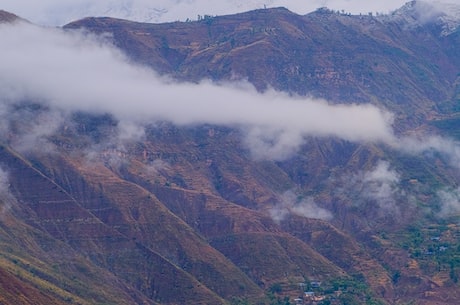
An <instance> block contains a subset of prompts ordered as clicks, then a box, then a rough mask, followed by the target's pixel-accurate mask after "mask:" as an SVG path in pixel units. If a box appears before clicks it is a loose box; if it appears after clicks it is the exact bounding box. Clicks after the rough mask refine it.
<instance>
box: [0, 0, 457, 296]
mask: <svg viewBox="0 0 460 305" xmlns="http://www.w3.org/2000/svg"><path fill="white" fill-rule="evenodd" d="M411 9H415V8H414V5H412V6H410V5H408V6H406V7H404V8H403V9H402V10H401V11H399V12H397V13H395V14H393V15H391V16H350V15H347V14H340V13H336V12H331V11H329V10H327V9H320V10H318V11H316V12H313V13H311V14H308V15H306V16H298V15H295V14H293V13H291V12H289V11H287V10H285V9H268V10H258V11H253V12H248V13H244V14H238V15H233V16H222V17H211V16H205V17H204V18H203V20H200V21H197V22H186V23H170V24H142V23H134V22H129V21H124V20H116V19H109V18H87V19H83V20H80V21H77V22H74V23H72V24H69V25H67V26H65V29H66V31H67V32H68V33H70V34H71V33H73V31H75V30H76V29H81V28H86V31H89V32H94V33H98V34H102V33H106V34H107V33H109V34H110V37H111V38H110V39H111V40H112V42H113V43H114V44H115V45H116V46H117V47H119V48H121V49H122V50H123V51H124V52H125V53H126V54H127V55H128V56H129V57H130V59H131V60H133V61H136V62H137V63H141V64H143V65H148V66H150V67H151V68H153V69H155V70H156V71H158V72H159V73H161V74H163V75H167V76H168V77H171V78H172V79H174V81H181V82H185V81H187V82H196V83H199V82H201V81H203V80H205V79H211V80H213V81H215V82H227V81H235V80H237V81H242V80H247V81H248V82H249V83H251V84H253V85H254V86H255V87H256V89H257V90H258V91H261V92H263V91H267V90H270V88H275V89H276V90H282V91H287V92H288V93H289V94H291V95H299V96H303V95H308V96H314V97H316V98H325V99H327V100H328V101H330V103H331V104H339V103H341V104H350V103H357V104H366V103H370V104H373V105H375V106H378V107H382V108H385V109H387V110H390V111H391V112H392V113H394V115H395V123H394V127H395V133H397V134H398V135H401V137H403V136H404V137H410V136H412V135H418V136H420V135H426V134H430V135H431V134H433V135H450V136H452V137H454V138H455V137H456V136H457V133H456V131H455V128H452V127H453V126H456V125H455V124H457V123H458V119H457V113H456V110H457V109H458V108H457V107H458V105H457V104H458V90H459V88H458V83H459V80H458V75H459V72H460V61H459V57H458V55H457V49H458V47H459V40H458V31H455V30H453V31H451V32H449V33H448V34H446V33H445V32H444V31H443V29H444V28H443V26H442V24H439V23H437V22H438V20H439V19H436V22H431V21H430V20H428V21H424V22H423V23H413V22H409V21H410V20H411V19H410V18H409V19H408V16H414V14H413V12H414V11H413V10H411ZM401 16H403V17H404V18H401ZM406 17H407V18H406ZM411 18H412V17H411ZM414 24H415V25H414ZM105 37H107V36H105ZM184 98H186V97H184ZM5 105H6V106H5V107H7V108H8V109H9V112H8V118H9V119H8V124H9V125H8V129H7V130H8V133H3V134H4V139H3V140H2V146H1V150H0V164H1V168H0V169H1V171H0V174H1V175H0V176H2V177H3V178H2V179H3V180H0V191H1V195H2V201H1V202H2V206H1V215H0V236H1V239H0V242H1V243H2V247H1V250H0V291H2V293H1V295H2V296H4V297H3V299H0V301H1V302H4V303H5V304H18V303H21V304H28V303H31V302H32V300H35V303H34V304H66V303H75V304H105V303H110V304H211V303H212V304H216V303H217V304H228V303H235V304H238V303H244V302H248V303H250V304H252V303H254V304H277V302H281V301H282V300H283V298H285V297H286V298H290V300H291V302H292V300H293V299H294V298H296V297H299V294H300V295H302V296H303V292H302V291H300V290H299V289H302V290H305V291H314V292H315V293H316V294H317V295H318V296H319V297H321V298H323V299H322V301H324V302H326V301H330V302H332V303H333V304H350V303H353V304H361V303H363V304H366V303H367V304H376V303H378V302H380V303H382V304H403V303H404V302H411V301H412V302H417V303H418V304H449V303H452V302H453V301H454V300H456V299H457V295H458V294H459V293H460V287H459V286H458V284H457V282H458V272H459V270H458V268H459V266H458V261H457V260H456V257H457V251H458V249H459V244H458V240H457V239H456V237H457V236H458V234H459V232H460V231H459V229H458V227H457V220H458V219H457V216H458V215H457V214H458V211H459V210H458V209H457V208H456V205H455V199H456V198H457V197H456V191H455V189H456V186H457V185H458V181H459V175H458V169H457V167H455V166H453V164H454V163H455V160H457V159H455V151H456V149H457V146H456V142H455V141H454V140H445V139H444V138H439V137H434V136H431V137H429V138H427V139H429V141H431V142H430V143H424V142H415V143H416V144H415V146H417V145H418V146H423V145H427V149H424V150H420V151H418V150H417V149H416V148H409V147H408V146H414V144H413V143H414V142H410V141H409V140H407V141H406V143H408V144H407V145H406V146H407V147H404V149H403V148H401V147H400V146H398V145H395V144H393V145H389V144H384V143H379V142H372V143H367V142H362V141H357V142H355V141H348V140H344V139H339V138H337V137H333V136H326V137H321V136H307V137H306V139H305V141H304V142H303V144H302V145H301V147H300V148H299V150H298V151H297V152H296V153H293V154H290V155H287V156H284V158H279V159H276V160H273V159H270V158H256V157H255V156H254V155H253V154H252V153H251V151H250V150H249V149H248V144H247V143H246V141H247V139H246V138H245V136H244V133H245V131H244V129H241V128H233V127H232V126H222V125H219V124H193V125H188V126H177V125H175V124H173V123H170V122H167V121H155V122H147V123H146V124H144V125H143V128H144V130H143V132H144V136H143V137H142V138H132V139H130V140H129V141H123V142H122V141H120V140H119V135H117V131H116V130H117V128H118V127H119V125H121V123H120V121H119V120H118V119H117V118H116V117H115V116H113V115H111V114H110V113H108V114H105V113H102V114H101V113H97V114H94V113H89V112H88V113H87V112H84V111H80V112H77V113H73V114H71V115H68V116H66V119H65V120H64V121H63V122H62V121H59V122H60V124H58V126H57V127H56V128H55V129H53V132H52V133H48V134H46V137H42V138H40V140H41V141H42V142H38V141H37V142H36V143H41V146H39V147H32V148H31V147H27V148H25V147H24V145H22V144H23V142H24V135H27V134H28V132H32V127H33V125H31V126H32V127H31V126H29V125H27V120H24V118H25V117H27V118H29V119H30V120H31V121H33V120H37V118H38V119H42V118H43V120H44V121H46V120H50V116H46V115H43V114H44V113H48V111H51V110H50V108H51V106H49V104H46V103H44V104H41V101H39V100H34V99H33V97H28V99H27V100H26V101H24V100H23V101H22V103H21V104H18V105H14V107H13V106H11V105H10V104H8V103H5ZM177 111H178V112H180V111H181V109H177ZM29 119H28V120H29ZM40 126H43V125H40ZM28 128H29V129H28ZM117 137H118V138H117ZM116 139H118V140H116ZM410 139H412V138H410ZM267 141H269V140H267ZM413 141H415V140H413ZM436 141H437V142H436ZM411 143H412V144H411ZM45 144H46V145H45ZM438 144H439V145H438ZM439 147H443V148H444V149H443V150H442V149H440V148H439ZM414 151H416V152H415V153H414ZM457 165H458V164H457ZM8 283H17V284H15V285H14V287H15V288H14V289H16V290H18V291H23V292H21V294H20V295H19V296H17V295H16V290H14V289H13V288H12V287H10V286H9V285H8ZM299 283H302V285H299ZM3 292H4V293H3ZM14 295H16V296H14ZM0 298H1V297H0ZM334 302H335V303H334Z"/></svg>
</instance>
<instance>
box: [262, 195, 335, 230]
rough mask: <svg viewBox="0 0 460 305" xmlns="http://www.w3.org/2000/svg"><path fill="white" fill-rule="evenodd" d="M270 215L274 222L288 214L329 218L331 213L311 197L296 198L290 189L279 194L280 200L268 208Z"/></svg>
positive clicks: (281, 219) (279, 220)
mask: <svg viewBox="0 0 460 305" xmlns="http://www.w3.org/2000/svg"><path fill="white" fill-rule="evenodd" d="M269 213H270V216H271V217H272V218H273V220H274V221H276V222H278V223H279V222H281V221H283V220H284V219H285V218H286V217H287V216H289V215H290V214H293V215H297V216H302V217H306V218H315V219H323V220H330V219H332V213H331V212H330V211H328V210H326V209H324V208H321V207H320V206H318V204H317V203H316V202H315V201H314V199H313V198H312V197H306V198H297V195H296V193H295V192H294V191H292V190H290V191H287V192H285V193H284V194H283V195H281V198H280V202H278V203H277V204H276V205H275V206H273V207H272V208H271V209H270V210H269Z"/></svg>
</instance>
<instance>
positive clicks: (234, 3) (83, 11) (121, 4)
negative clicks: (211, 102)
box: [0, 0, 460, 25]
mask: <svg viewBox="0 0 460 305" xmlns="http://www.w3.org/2000/svg"><path fill="white" fill-rule="evenodd" d="M441 1H444V2H449V3H460V0H441ZM405 2H407V1H406V0H385V1H374V0H372V1H370V0H309V1H301V0H228V1H214V0H96V1H95V0H64V1H63V0H40V1H30V0H0V9H4V10H7V11H10V12H12V13H15V14H17V15H19V16H21V17H23V18H26V19H28V20H30V21H32V22H35V23H38V24H41V25H64V24H66V23H68V22H70V21H73V20H76V19H80V18H82V17H86V16H111V17H118V18H127V19H133V20H138V21H149V22H166V21H176V20H181V21H184V20H186V19H187V18H190V19H192V20H193V19H196V18H197V15H198V14H200V15H204V14H209V15H225V14H232V13H237V12H242V11H247V10H252V9H257V8H263V7H264V6H266V7H277V6H284V7H287V8H289V9H290V10H291V11H294V12H296V13H299V14H305V13H308V12H311V11H313V10H315V9H317V8H319V7H323V6H327V7H329V8H331V9H335V10H342V9H343V10H345V11H347V12H351V13H368V12H383V13H388V12H390V11H393V10H395V9H397V8H399V7H401V6H402V5H404V3H405ZM426 2H439V1H434V0H426Z"/></svg>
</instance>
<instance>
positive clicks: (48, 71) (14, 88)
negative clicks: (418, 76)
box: [0, 24, 394, 159]
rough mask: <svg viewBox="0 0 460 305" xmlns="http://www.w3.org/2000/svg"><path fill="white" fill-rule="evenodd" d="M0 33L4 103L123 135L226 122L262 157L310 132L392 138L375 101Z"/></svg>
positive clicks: (26, 29) (62, 40)
mask: <svg viewBox="0 0 460 305" xmlns="http://www.w3.org/2000/svg"><path fill="white" fill-rule="evenodd" d="M0 37H2V48H0V90H1V91H2V97H0V101H1V102H2V105H3V107H8V105H12V104H16V103H18V102H24V101H33V102H40V103H42V104H43V105H44V107H49V108H50V109H52V110H53V111H55V113H61V114H62V117H64V118H65V116H66V113H67V114H68V113H70V112H72V111H85V112H91V113H96V114H104V113H110V114H111V115H113V116H114V117H115V118H116V119H118V120H120V121H121V123H120V124H119V126H121V127H123V128H121V129H120V133H119V135H120V137H121V138H120V139H122V138H126V137H127V136H128V137H131V136H133V135H135V136H136V137H142V130H141V129H140V128H139V126H142V124H144V123H153V122H154V121H170V122H172V123H174V124H177V125H194V124H202V123H207V124H217V125H226V126H233V127H239V128H241V129H242V130H247V131H248V133H247V137H246V140H245V143H246V144H247V145H248V146H249V147H250V148H251V149H252V151H253V153H254V155H255V156H256V157H262V158H274V159H282V158H285V157H286V156H288V155H289V154H291V153H292V152H294V151H295V150H296V149H297V148H298V147H299V145H301V144H302V143H303V141H304V139H305V137H308V136H318V137H337V138H341V139H344V140H348V141H356V142H367V141H370V142H391V141H393V140H394V137H393V133H392V129H391V123H392V120H391V115H389V114H388V113H385V112H383V111H381V110H380V109H378V108H376V107H374V106H371V105H330V104H328V103H327V102H326V101H323V100H313V99H309V98H304V97H295V96H294V97H292V96H289V95H288V94H286V93H281V92H275V91H273V90H268V91H267V92H265V93H263V94H261V93H258V92H257V91H256V90H255V89H254V88H253V87H251V86H248V85H245V86H240V85H238V84H237V85H235V84H220V85H218V84H213V83H211V82H208V81H203V82H202V83H200V84H191V83H176V82H174V81H172V80H170V79H167V78H162V77H159V76H158V75H156V74H155V73H154V72H153V71H151V70H148V69H146V68H143V67H139V66H135V65H133V64H131V63H129V61H128V60H127V59H126V58H125V57H124V56H123V54H122V53H121V52H119V51H118V50H116V49H115V48H113V47H111V46H110V45H108V44H107V42H106V41H104V39H102V42H101V40H100V39H99V38H97V37H95V36H93V35H89V34H85V33H82V32H68V31H67V32H66V31H63V30H59V29H44V28H40V27H36V26H31V25H28V24H16V25H2V26H0ZM5 105H7V106H5ZM45 121H46V120H45ZM53 126H55V125H53ZM53 128H54V127H53ZM53 128H49V132H51V131H52V130H53ZM40 130H41V131H46V128H45V127H42V128H41V129H40ZM42 134H43V133H41V135H42Z"/></svg>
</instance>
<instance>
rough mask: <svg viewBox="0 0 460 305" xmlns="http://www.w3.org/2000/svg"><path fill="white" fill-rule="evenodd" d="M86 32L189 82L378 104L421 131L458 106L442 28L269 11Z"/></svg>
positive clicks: (95, 25) (451, 56) (93, 25)
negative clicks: (234, 83) (108, 37)
mask: <svg viewBox="0 0 460 305" xmlns="http://www.w3.org/2000/svg"><path fill="white" fill-rule="evenodd" d="M79 27H84V28H87V29H89V30H91V31H94V32H97V33H110V34H112V35H113V40H114V43H115V44H116V45H117V46H118V47H120V48H121V49H123V50H125V52H126V53H127V54H129V55H130V56H131V57H132V58H134V59H135V60H136V61H139V62H141V63H144V64H149V65H151V66H152V67H153V68H154V69H155V70H157V71H160V72H162V73H167V74H172V75H174V76H176V77H177V78H179V79H184V80H192V81H199V80H201V79H205V78H211V79H213V80H216V81H222V80H235V79H236V80H238V79H247V80H248V81H249V82H251V83H252V84H254V85H255V86H256V87H257V88H258V89H259V90H264V89H266V88H267V86H270V87H273V88H276V89H278V90H283V91H288V92H295V93H298V94H301V95H305V94H308V95H313V96H316V97H323V98H326V99H328V100H331V101H337V102H361V103H363V102H374V103H379V104H381V105H383V106H385V107H387V108H388V109H389V110H391V111H392V112H394V113H396V114H397V115H398V118H400V117H401V119H402V120H404V122H406V123H407V121H414V123H420V122H421V121H422V120H424V119H426V118H427V117H429V116H430V114H432V111H433V109H434V110H436V109H438V108H439V107H440V103H441V102H444V101H445V100H448V99H450V98H451V95H450V92H451V88H452V84H453V82H455V80H456V78H457V71H458V67H459V63H458V59H457V58H458V56H456V54H455V53H451V52H449V51H450V48H451V47H452V46H453V45H455V44H453V43H452V42H453V41H452V40H453V39H454V36H455V33H452V34H451V35H448V36H441V37H440V30H441V29H437V28H434V29H433V27H436V25H433V27H432V26H431V25H429V26H427V27H417V28H409V27H408V26H405V25H404V23H401V22H398V19H397V18H391V19H390V20H389V21H388V20H386V19H385V18H384V17H381V18H380V17H373V16H349V15H343V14H337V13H334V12H332V11H329V10H327V9H320V10H318V11H316V12H314V13H311V14H308V15H306V16H299V15H295V14H293V13H291V12H289V11H287V10H285V9H282V8H280V9H267V10H257V11H252V12H248V13H245V14H239V15H235V16H223V17H211V16H207V17H206V18H204V19H203V20H201V21H199V22H190V23H171V24H159V25H155V24H140V23H134V22H128V21H121V20H116V19H110V18H97V19H96V18H88V19H83V20H81V21H77V22H74V23H71V24H69V25H67V26H66V28H79ZM331 41H333V42H334V43H330V42H331ZM261 50H263V52H261ZM407 113H411V114H412V115H411V117H409V118H408V117H407Z"/></svg>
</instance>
